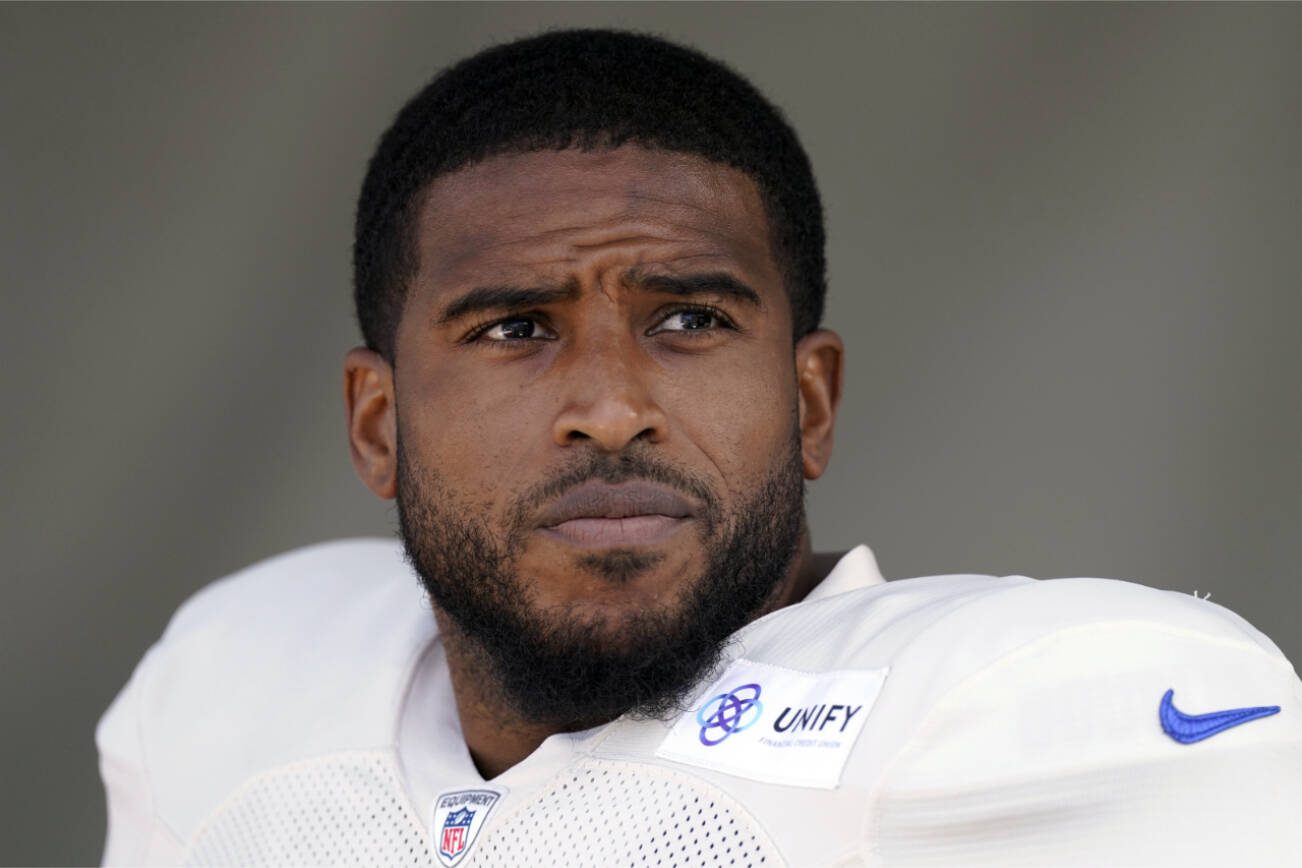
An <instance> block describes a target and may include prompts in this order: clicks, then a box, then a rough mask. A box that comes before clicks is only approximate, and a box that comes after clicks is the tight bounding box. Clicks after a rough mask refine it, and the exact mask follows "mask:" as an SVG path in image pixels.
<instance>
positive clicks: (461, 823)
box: [429, 788, 505, 868]
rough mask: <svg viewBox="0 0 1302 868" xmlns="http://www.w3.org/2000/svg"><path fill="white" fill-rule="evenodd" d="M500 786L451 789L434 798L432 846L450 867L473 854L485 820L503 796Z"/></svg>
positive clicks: (442, 861) (431, 826)
mask: <svg viewBox="0 0 1302 868" xmlns="http://www.w3.org/2000/svg"><path fill="white" fill-rule="evenodd" d="M504 793H505V791H504V790H500V789H488V788H484V789H477V790H447V791H445V792H442V793H440V794H439V795H438V797H436V798H435V799H434V811H433V815H432V816H431V817H430V826H429V829H430V838H431V839H432V840H431V842H430V843H431V844H432V845H433V846H432V847H431V849H432V850H433V851H434V854H435V855H436V856H438V860H439V862H440V863H441V864H443V865H444V866H446V868H454V866H456V865H457V863H459V862H460V861H462V859H464V858H465V857H466V856H468V855H469V854H470V850H471V848H473V847H474V846H475V839H476V838H477V837H479V833H480V831H482V830H483V828H484V822H485V821H486V820H487V819H488V815H489V813H490V812H492V810H493V806H494V805H496V804H497V801H498V799H500V798H502V796H503V795H504Z"/></svg>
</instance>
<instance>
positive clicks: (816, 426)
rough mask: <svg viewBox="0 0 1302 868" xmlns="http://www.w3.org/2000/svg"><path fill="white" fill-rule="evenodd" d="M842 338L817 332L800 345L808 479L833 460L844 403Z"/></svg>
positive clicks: (798, 357) (798, 378)
mask: <svg viewBox="0 0 1302 868" xmlns="http://www.w3.org/2000/svg"><path fill="white" fill-rule="evenodd" d="M844 351H845V348H844V346H843V345H842V344H841V337H840V336H839V335H838V334H837V333H836V332H832V331H828V330H827V329H816V330H814V331H812V332H810V333H809V334H807V335H805V336H804V337H803V338H801V339H800V340H799V341H798V342H797V343H796V386H797V390H798V394H799V396H800V449H801V456H802V458H803V460H804V469H805V478H806V479H817V478H818V477H820V476H822V475H823V471H825V470H826V469H827V463H828V461H829V460H831V457H832V428H833V427H834V425H835V423H836V408H837V406H838V405H839V404H840V403H841V378H842V375H843V368H842V359H843V355H844Z"/></svg>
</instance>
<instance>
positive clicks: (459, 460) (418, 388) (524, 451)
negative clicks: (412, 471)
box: [399, 368, 543, 511]
mask: <svg viewBox="0 0 1302 868" xmlns="http://www.w3.org/2000/svg"><path fill="white" fill-rule="evenodd" d="M414 373H415V372H414ZM399 404H400V408H401V409H400V412H399V418H400V421H401V424H402V434H403V437H404V448H405V449H407V451H408V452H409V453H414V454H415V456H416V457H418V458H419V459H420V461H421V462H422V463H423V464H424V465H426V466H427V467H430V468H431V469H433V470H434V471H436V472H437V473H438V474H439V476H440V478H441V479H442V480H443V481H444V483H445V484H446V485H447V486H448V487H449V488H451V489H452V490H453V491H455V492H457V493H458V494H459V496H460V497H461V498H463V499H464V501H465V502H466V503H472V504H476V505H477V507H478V508H481V509H483V510H484V511H492V510H495V509H496V508H497V507H499V506H501V505H502V504H503V503H506V502H508V501H509V500H510V498H511V496H512V493H513V492H514V491H515V489H518V488H521V487H523V485H522V483H523V482H524V481H526V480H528V479H529V478H530V477H529V475H528V473H527V472H526V469H527V468H529V467H532V468H533V473H534V474H535V475H536V473H537V466H538V463H539V456H537V455H535V454H533V451H532V450H533V446H532V444H535V443H536V442H538V440H539V436H540V435H539V432H540V431H541V430H542V429H541V428H540V427H539V426H540V425H541V424H542V423H541V419H542V418H543V415H542V410H543V408H541V407H539V406H537V395H536V394H531V393H530V392H529V391H528V390H523V389H520V388H519V386H518V384H516V385H512V384H506V383H493V382H481V381H478V380H472V379H471V378H468V377H466V376H464V374H460V373H458V372H456V371H454V370H448V369H446V368H445V369H444V370H442V371H439V372H434V371H432V370H431V371H421V372H419V373H418V375H416V376H413V377H412V378H411V379H410V382H409V383H405V384H404V383H403V382H402V381H401V378H400V381H399Z"/></svg>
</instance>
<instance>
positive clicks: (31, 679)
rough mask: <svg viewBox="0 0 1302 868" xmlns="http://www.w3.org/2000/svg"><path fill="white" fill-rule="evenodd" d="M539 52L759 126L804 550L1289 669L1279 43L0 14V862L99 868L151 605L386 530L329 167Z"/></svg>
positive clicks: (902, 10)
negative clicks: (822, 244)
mask: <svg viewBox="0 0 1302 868" xmlns="http://www.w3.org/2000/svg"><path fill="white" fill-rule="evenodd" d="M554 24H619V25H627V26H633V27H637V28H643V29H651V30H655V31H659V32H662V33H665V34H668V35H672V36H676V37H679V38H681V39H684V40H687V41H689V42H691V43H694V44H696V45H698V46H700V47H702V48H705V49H706V50H708V51H710V52H712V53H714V54H715V55H716V56H718V57H720V58H723V59H725V60H727V61H729V62H731V63H732V64H734V65H735V66H736V67H737V68H738V69H739V70H741V71H742V72H744V73H745V74H747V75H749V76H751V77H752V78H753V79H754V80H755V81H756V83H757V84H758V85H759V86H760V87H761V88H762V89H763V90H765V91H766V92H767V93H768V94H769V95H770V96H771V97H772V98H773V99H774V100H775V101H776V102H777V103H778V104H779V105H781V106H783V107H784V108H785V109H786V111H787V112H788V113H789V115H790V117H791V119H792V120H793V122H794V124H795V126H796V127H797V129H798V130H799V131H800V133H801V135H802V137H803V140H804V142H805V144H806V146H807V147H808V149H809V152H810V154H811V157H812V159H813V162H814V166H815V169H816V171H817V174H818V178H819V181H820V183H821V185H822V189H823V193H824V197H825V202H826V206H827V216H828V223H829V230H830V249H829V256H830V262H831V278H832V280H831V285H832V295H831V300H830V308H829V314H828V323H829V324H830V325H831V326H833V327H835V328H837V329H838V330H840V332H841V333H842V334H843V335H844V336H845V338H846V341H847V343H848V345H849V370H848V379H847V383H848V391H847V396H846V401H845V405H844V411H843V416H842V418H841V422H840V426H839V437H838V448H837V452H836V457H835V460H834V462H833V468H832V471H831V473H830V475H829V476H828V477H827V478H825V479H824V480H823V481H820V482H819V483H817V484H816V485H814V486H813V487H812V489H811V496H810V508H811V512H812V521H813V526H814V529H815V542H816V544H817V545H818V546H819V547H820V548H833V547H846V546H850V545H852V544H854V543H856V542H858V541H860V540H863V541H867V542H869V543H871V544H872V545H873V546H874V547H875V549H876V551H877V552H878V554H879V556H880V559H881V562H882V565H883V568H884V570H885V572H886V574H887V575H888V576H889V577H904V576H910V575H918V574H926V573H935V572H992V573H1011V572H1019V573H1024V574H1029V575H1035V576H1041V577H1051V576H1063V575H1101V576H1113V577H1120V578H1129V579H1136V580H1140V581H1143V582H1145V583H1148V584H1151V585H1155V586H1158V587H1163V588H1174V589H1179V590H1182V591H1192V590H1194V589H1197V590H1199V591H1202V592H1210V593H1211V594H1212V599H1213V601H1215V602H1220V603H1223V604H1225V605H1227V606H1229V607H1231V608H1233V609H1235V610H1237V611H1238V612H1240V613H1241V614H1243V615H1244V616H1246V617H1247V618H1248V619H1249V620H1251V621H1252V622H1253V623H1255V624H1256V625H1257V626H1259V627H1260V628H1261V629H1262V630H1264V631H1265V632H1266V633H1267V634H1269V635H1270V636H1272V637H1273V638H1274V639H1275V641H1276V642H1278V643H1279V644H1280V645H1281V646H1282V647H1283V648H1284V649H1285V651H1286V652H1287V653H1288V654H1289V655H1290V657H1292V658H1293V659H1294V660H1298V659H1302V633H1300V632H1299V628H1298V621H1299V616H1300V615H1302V582H1300V581H1299V579H1300V575H1299V571H1300V569H1302V567H1300V565H1302V533H1300V530H1302V460H1300V454H1302V398H1300V397H1299V396H1300V395H1302V389H1299V378H1300V377H1299V374H1300V373H1302V353H1300V350H1299V342H1298V339H1297V333H1298V329H1299V323H1302V305H1300V304H1299V301H1300V298H1299V296H1300V294H1299V287H1298V275H1299V273H1300V271H1302V269H1300V266H1302V254H1300V253H1299V247H1300V246H1302V217H1300V211H1302V206H1300V205H1299V195H1300V194H1302V156H1300V155H1302V135H1300V132H1299V131H1300V125H1299V120H1298V111H1299V90H1300V88H1299V81H1302V60H1300V59H1299V55H1300V52H1299V51H1298V46H1299V36H1300V35H1302V26H1300V25H1302V7H1300V6H1297V5H1293V6H1232V7H1226V6H1204V5H1197V6H1168V5H1156V6H1139V7H1129V6H1125V7H1123V6H1112V5H1106V6H1105V5H1099V6H1089V7H1069V6H1052V7H1031V6H1023V5H1011V6H996V7H972V6H962V7H957V6H850V5H836V6H799V7H795V6H780V5H764V6H740V5H727V6H687V5H674V6H657V5H637V6H602V5H583V6H482V5H476V6H435V7H418V6H408V5H402V6H373V7H356V6H330V7H328V8H323V7H302V6H293V7H286V6H279V7H265V6H221V7H213V6H206V7H184V8H182V7H158V6H152V5H149V6H132V7H103V6H96V7H85V6H5V7H0V108H2V113H0V117H2V118H3V126H4V131H3V135H2V136H0V192H2V194H3V202H4V207H3V208H2V209H0V251H2V253H3V259H2V261H3V265H4V274H3V286H4V309H3V310H4V313H3V317H2V318H0V353H2V354H3V355H2V356H0V362H2V364H0V378H2V381H0V385H2V386H3V391H2V392H0V396H2V400H3V404H2V406H3V413H2V415H0V419H2V420H3V421H2V424H3V446H4V453H3V454H4V457H3V459H2V464H0V472H2V473H3V479H2V482H3V485H2V487H0V511H2V512H0V518H2V519H3V520H2V521H0V544H2V545H3V551H4V553H5V561H6V567H5V572H4V574H3V583H4V585H3V587H4V591H5V597H4V604H3V607H2V608H0V618H2V619H3V621H2V622H0V626H2V627H3V633H2V634H0V637H2V638H0V648H2V649H3V654H4V659H5V663H4V667H3V673H2V677H3V694H2V695H3V696H4V714H3V718H2V720H3V722H2V724H0V726H2V728H3V729H2V731H0V736H2V737H0V744H3V746H4V767H3V768H4V779H5V782H6V785H5V786H4V787H3V788H0V817H3V820H0V841H2V842H3V848H2V849H0V861H3V862H8V863H12V862H21V863H48V862H61V863H66V862H91V861H95V860H97V859H98V857H99V851H100V846H101V842H102V834H103V822H104V821H103V802H102V795H101V792H100V789H99V782H98V776H97V772H96V768H95V754H94V749H93V746H92V742H91V733H92V728H93V725H94V723H95V720H96V718H97V717H98V715H99V714H100V713H101V712H102V710H103V709H104V708H105V707H106V706H107V704H108V703H109V701H110V699H111V698H112V696H113V694H114V693H115V692H116V690H117V689H118V688H119V687H120V686H121V684H122V683H123V682H124V680H125V679H126V677H127V675H128V673H129V672H130V670H131V667H132V666H133V665H134V663H135V662H136V660H137V659H138V658H139V656H140V654H141V653H142V652H143V651H144V649H145V648H146V647H147V645H148V644H149V643H150V642H152V641H153V640H154V639H155V638H156V637H157V635H158V634H159V632H160V631H161V629H162V628H163V625H164V623H165V621H166V619H167V617H168V615H169V614H170V613H171V611H172V610H173V609H174V608H175V607H176V605H177V604H178V603H180V602H181V600H183V599H184V598H185V597H186V596H187V595H189V594H190V593H191V592H193V591H194V590H195V589H196V588H198V587H200V586H201V585H203V584H204V583H206V582H208V581H210V580H212V579H214V578H216V577H219V576H221V575H223V574H225V573H227V572H230V571H232V570H234V569H237V568H239V567H241V566H243V565H246V564H248V563H249V562H251V561H253V560H256V559H259V558H262V557H265V556H267V555H270V554H273V553H275V552H279V551H282V550H284V549H287V548H290V547H294V546H298V545H302V544H305V543H310V542H314V541H317V540H323V539H328V538H332V537H339V536H344V535H357V534H369V533H378V534H384V533H391V532H392V530H393V528H394V526H395V520H394V513H393V511H392V509H391V507H390V506H389V505H387V504H384V503H380V502H377V501H375V500H374V499H373V498H372V497H371V496H370V495H369V494H368V493H367V492H366V490H365V489H364V488H363V487H362V486H361V484H360V483H358V482H357V481H356V480H355V479H354V477H353V474H352V470H351V468H350V465H349V462H348V459H347V451H346V443H345V437H344V427H343V424H342V422H343V411H342V407H341V401H340V391H341V387H340V379H341V378H340V359H341V355H342V353H343V351H344V350H345V349H346V348H347V347H348V346H350V345H351V344H353V343H354V342H355V335H354V330H353V325H352V321H351V311H350V307H349V284H348V281H349V245H350V243H351V238H350V230H351V221H352V215H353V207H354V201H355V197H356V193H357V190H358V187H359V184H360V180H361V175H362V171H363V169H364V165H365V161H366V158H367V157H368V155H369V153H370V150H371V148H372V147H373V145H374V143H375V141H376V139H377V138H378V136H379V134H380V132H381V130H382V129H383V128H384V127H385V126H386V124H387V123H388V121H389V120H390V119H391V117H392V115H393V113H394V112H395V111H396V110H397V109H398V107H399V106H400V105H401V103H402V102H403V101H404V100H405V99H406V98H407V97H408V96H409V95H410V94H412V93H413V92H414V91H415V90H416V89H417V88H418V87H419V86H420V85H421V84H423V83H424V82H425V81H426V80H427V78H428V77H429V76H430V75H431V74H432V73H433V72H434V71H436V70H437V69H438V68H439V67H440V66H442V65H444V64H445V63H447V62H449V61H451V60H453V59H455V58H458V57H461V56H463V55H465V54H468V53H470V52H471V51H473V50H474V49H476V48H478V47H480V46H483V45H485V44H487V43H489V42H490V41H495V40H499V39H504V38H508V37H512V36H516V35H521V34H526V33H531V32H534V31H536V30H537V29H539V28H542V27H544V26H548V25H554ZM1269 699H1270V697H1262V701H1263V702H1265V701H1268V700H1269Z"/></svg>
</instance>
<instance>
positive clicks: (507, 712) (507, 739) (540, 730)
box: [434, 535, 841, 780]
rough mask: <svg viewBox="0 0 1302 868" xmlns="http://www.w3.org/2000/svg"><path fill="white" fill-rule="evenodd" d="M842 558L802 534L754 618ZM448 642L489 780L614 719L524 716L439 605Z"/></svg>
mask: <svg viewBox="0 0 1302 868" xmlns="http://www.w3.org/2000/svg"><path fill="white" fill-rule="evenodd" d="M840 558H841V555H840V554H834V553H824V554H815V553H814V552H813V551H812V550H811V549H810V545H809V538H808V536H807V535H802V539H801V544H800V549H799V550H798V552H797V554H796V557H795V558H794V559H793V560H792V563H791V566H790V567H789V568H788V569H787V574H786V576H785V577H784V578H783V579H782V581H781V582H779V583H778V585H777V587H776V588H775V589H774V591H773V594H772V595H771V596H770V598H769V602H768V603H766V604H765V605H764V606H763V607H762V608H761V609H760V610H759V611H757V612H756V613H755V615H754V617H753V618H752V620H754V618H759V617H760V616H762V615H766V614H768V613H769V612H774V611H777V610H778V609H781V608H783V607H785V606H790V605H792V604H794V603H798V602H800V601H801V600H803V599H804V598H805V597H806V596H807V595H808V594H809V592H810V591H812V590H813V589H814V587H816V586H817V585H818V583H819V582H821V581H822V580H823V579H824V578H825V577H826V576H827V574H828V573H829V572H830V571H831V569H832V567H833V566H835V565H836V562H837V561H838V560H839V559H840ZM434 614H435V618H436V619H437V621H438V625H439V634H440V636H441V637H442V641H443V647H444V650H445V651H446V653H447V661H448V670H449V673H450V674H451V676H452V690H453V693H454V694H455V695H456V701H457V715H458V717H459V718H460V721H461V732H462V735H463V736H464V738H465V740H466V747H467V748H469V750H470V755H471V757H472V758H473V759H474V761H475V767H476V768H477V769H478V770H479V773H480V774H481V775H483V777H484V778H485V779H486V780H487V779H490V778H494V777H496V776H498V775H499V774H501V773H502V772H504V771H506V770H507V769H509V768H511V767H512V766H514V765H515V764H516V763H518V762H520V761H521V760H523V759H524V758H525V757H527V756H529V755H530V754H531V753H533V752H534V751H535V750H537V749H538V746H539V745H541V744H542V743H543V742H544V741H545V740H546V739H547V737H548V736H551V735H555V734H556V733H559V732H571V731H576V730H579V729H586V728H588V727H592V726H599V725H601V724H605V723H609V722H610V721H609V720H593V721H588V722H585V723H584V724H583V725H581V726H564V725H562V724H555V723H540V722H538V721H534V720H527V719H525V718H523V717H521V716H520V715H519V714H518V713H517V712H516V711H515V710H514V709H513V708H511V706H510V704H509V703H508V702H507V701H506V699H505V697H503V696H502V695H501V692H500V691H498V690H495V689H494V687H493V685H494V681H493V676H492V673H491V671H490V669H489V666H488V664H487V661H485V660H484V658H483V655H482V654H480V653H478V652H477V650H476V648H475V646H474V643H473V641H472V640H471V639H469V637H467V636H466V635H465V634H464V633H462V632H461V631H460V630H459V629H458V628H457V626H456V625H455V624H453V623H452V622H451V620H450V619H449V618H448V617H447V616H446V615H444V614H443V612H442V611H441V610H440V609H438V607H435V610H434Z"/></svg>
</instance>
